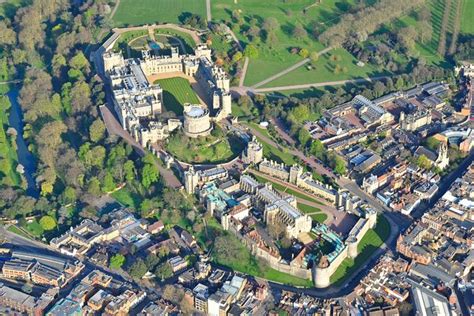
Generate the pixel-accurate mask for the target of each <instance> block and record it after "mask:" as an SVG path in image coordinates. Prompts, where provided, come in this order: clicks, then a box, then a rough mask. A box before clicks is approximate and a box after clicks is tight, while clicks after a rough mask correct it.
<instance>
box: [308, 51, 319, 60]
mask: <svg viewBox="0 0 474 316" xmlns="http://www.w3.org/2000/svg"><path fill="white" fill-rule="evenodd" d="M309 59H311V61H312V62H313V63H315V62H317V61H318V60H319V53H318V52H311V54H310V55H309Z"/></svg>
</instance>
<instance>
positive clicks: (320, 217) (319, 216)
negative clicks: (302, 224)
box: [297, 203, 328, 223]
mask: <svg viewBox="0 0 474 316" xmlns="http://www.w3.org/2000/svg"><path fill="white" fill-rule="evenodd" d="M297 206H298V209H299V210H300V211H302V212H303V213H305V214H310V215H309V216H311V218H312V219H313V221H315V222H318V223H324V221H325V220H326V219H327V218H328V216H327V214H325V213H322V211H321V209H319V208H317V207H313V206H309V205H306V204H303V203H298V204H297Z"/></svg>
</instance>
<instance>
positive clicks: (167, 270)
mask: <svg viewBox="0 0 474 316" xmlns="http://www.w3.org/2000/svg"><path fill="white" fill-rule="evenodd" d="M155 275H156V276H157V277H158V278H160V279H168V278H170V277H172V276H173V269H172V268H171V265H170V264H169V263H168V262H167V261H165V262H163V263H161V264H160V265H158V266H157V267H156V269H155Z"/></svg>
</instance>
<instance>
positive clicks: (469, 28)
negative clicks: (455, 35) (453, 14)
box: [461, 0, 474, 34]
mask: <svg viewBox="0 0 474 316" xmlns="http://www.w3.org/2000/svg"><path fill="white" fill-rule="evenodd" d="M461 1H462V4H463V8H462V13H463V15H462V20H461V33H464V34H474V1H472V0H461Z"/></svg>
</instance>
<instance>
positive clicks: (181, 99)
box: [155, 78, 200, 115]
mask: <svg viewBox="0 0 474 316" xmlns="http://www.w3.org/2000/svg"><path fill="white" fill-rule="evenodd" d="M155 83H158V84H160V86H161V88H162V89H163V103H164V106H165V108H166V109H167V110H168V111H172V112H174V113H176V114H177V115H183V107H184V104H185V103H193V104H200V101H199V99H198V97H197V95H196V93H195V92H194V91H193V89H192V87H191V85H190V84H189V81H188V80H186V79H184V78H169V79H160V80H156V81H155Z"/></svg>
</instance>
